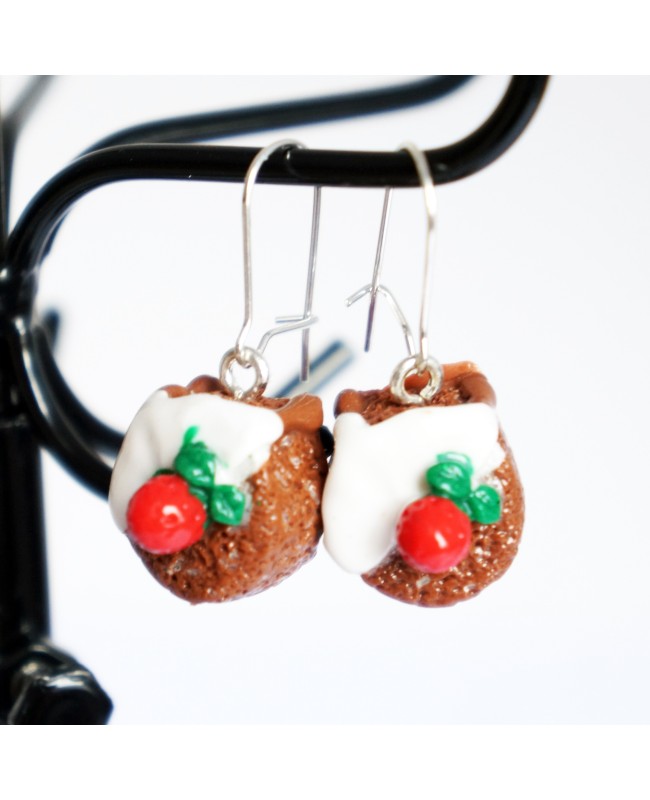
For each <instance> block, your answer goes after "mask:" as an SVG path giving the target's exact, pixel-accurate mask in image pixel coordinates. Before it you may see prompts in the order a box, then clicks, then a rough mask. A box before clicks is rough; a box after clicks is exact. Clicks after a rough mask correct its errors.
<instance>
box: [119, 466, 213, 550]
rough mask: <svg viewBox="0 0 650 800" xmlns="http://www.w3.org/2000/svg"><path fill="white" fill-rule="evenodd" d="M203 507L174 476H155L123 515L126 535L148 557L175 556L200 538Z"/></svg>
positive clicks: (144, 486)
mask: <svg viewBox="0 0 650 800" xmlns="http://www.w3.org/2000/svg"><path fill="white" fill-rule="evenodd" d="M206 519H207V514H206V511H205V508H204V506H203V503H202V502H201V501H200V500H199V499H198V497H195V496H194V495H193V494H192V493H191V492H190V490H189V486H188V484H187V482H186V481H184V480H183V479H182V478H180V477H179V476H178V475H157V476H155V477H153V478H151V480H149V481H147V483H145V484H144V485H142V486H141V487H140V488H139V489H138V491H137V492H136V493H135V494H134V495H133V497H132V498H131V501H130V502H129V507H128V509H127V512H126V522H127V533H128V534H129V536H130V537H131V538H132V539H133V541H134V542H135V543H136V544H137V545H138V546H139V547H142V549H143V550H148V551H149V552H150V553H158V554H162V553H176V552H178V551H179V550H183V549H184V548H186V547H189V546H190V545H191V544H194V542H198V540H199V539H200V538H201V537H202V536H203V526H204V525H205V521H206Z"/></svg>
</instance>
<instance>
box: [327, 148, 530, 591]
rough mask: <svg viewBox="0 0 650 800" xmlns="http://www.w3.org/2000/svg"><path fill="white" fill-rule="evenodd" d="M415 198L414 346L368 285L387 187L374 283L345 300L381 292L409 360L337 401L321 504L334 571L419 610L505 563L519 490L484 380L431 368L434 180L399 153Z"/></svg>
mask: <svg viewBox="0 0 650 800" xmlns="http://www.w3.org/2000/svg"><path fill="white" fill-rule="evenodd" d="M404 149H405V150H407V151H408V152H409V153H410V155H411V157H412V158H413V160H414V162H415V165H416V168H417V171H418V175H419V177H420V181H421V183H422V185H423V188H424V190H425V200H426V208H427V222H428V236H427V252H426V256H425V273H424V285H423V292H422V308H421V315H420V348H419V352H418V353H416V354H414V349H415V348H414V343H413V336H412V334H411V331H410V328H409V326H408V323H407V322H406V319H405V317H404V315H403V314H402V311H401V309H400V308H399V306H398V304H397V302H396V301H395V299H394V297H393V295H392V294H391V292H390V291H389V290H388V289H387V288H386V287H385V286H382V285H380V284H379V272H380V266H381V254H382V251H383V243H384V236H385V229H386V219H387V214H388V207H389V199H390V190H387V192H386V200H385V202H384V211H383V216H382V223H381V228H380V230H381V234H380V240H379V247H378V251H377V258H376V261H375V271H374V275H373V282H372V284H369V285H368V286H366V287H364V288H363V289H361V290H360V291H359V292H357V293H356V294H355V295H353V296H352V297H351V298H350V301H349V302H354V301H356V300H358V299H360V298H361V297H363V296H365V295H366V294H370V296H371V308H370V313H369V316H368V331H367V335H366V349H368V347H369V342H370V333H371V327H372V319H373V314H374V302H375V299H376V297H377V295H378V294H381V295H383V296H384V297H385V298H386V299H387V300H388V301H389V302H390V305H391V307H392V309H393V311H394V312H395V313H396V315H397V317H398V319H399V321H400V324H401V326H402V330H403V332H404V334H405V337H406V341H407V346H408V350H409V356H408V358H406V359H404V361H402V362H401V363H400V364H398V366H397V368H396V369H395V371H394V373H393V376H392V379H391V383H390V386H388V387H386V388H385V389H380V390H376V391H365V392H356V391H352V390H349V391H346V392H343V393H342V394H341V395H339V397H338V399H337V404H336V409H335V414H336V416H337V420H336V424H335V426H334V442H335V444H334V457H333V459H332V463H331V465H330V469H329V474H328V478H327V484H326V487H325V492H324V496H323V525H324V542H325V546H326V548H327V550H328V552H329V553H330V555H331V556H332V557H333V558H334V559H335V561H337V563H338V564H339V565H340V566H341V567H343V569H345V570H347V571H349V572H353V573H356V574H359V575H361V577H362V578H363V580H364V581H365V582H366V583H367V584H369V585H370V586H373V587H374V588H376V589H378V590H379V591H380V592H383V593H384V594H387V595H389V596H390V597H393V598H395V599H396V600H402V601H404V602H406V603H412V604H415V605H420V606H428V607H434V606H448V605H452V604H454V603H456V602H458V601H459V600H465V599H468V598H470V597H474V596H475V595H476V594H478V593H479V592H480V591H481V590H482V589H484V588H485V587H486V586H487V585H488V584H490V583H492V582H493V581H494V580H496V579H497V578H499V577H500V576H501V575H502V574H503V573H504V572H505V570H506V569H507V568H508V567H509V565H510V563H511V562H512V560H513V558H514V556H515V554H516V552H517V547H518V545H519V539H520V537H521V531H522V527H523V514H524V504H523V492H522V488H521V483H520V481H519V477H518V475H517V470H516V467H515V464H514V461H513V458H512V453H511V452H510V450H509V448H508V446H507V444H506V441H505V438H504V436H503V434H502V432H501V430H500V427H499V421H498V419H497V416H496V412H495V409H494V406H495V397H494V392H493V391H492V387H491V386H490V385H489V383H488V382H487V380H486V378H485V377H484V376H483V375H482V374H481V373H480V372H479V371H478V369H477V368H476V366H475V365H474V364H472V363H471V362H462V363H459V364H451V365H446V366H444V367H442V366H441V365H440V364H439V363H438V362H437V361H436V360H435V359H434V358H432V357H431V356H430V355H429V353H428V340H427V333H426V322H427V299H428V293H429V275H430V263H429V262H430V240H431V235H432V233H433V230H434V225H435V197H434V194H433V181H432V179H431V175H430V173H429V168H428V164H427V161H426V158H425V157H424V155H423V154H422V153H421V152H420V151H419V150H417V148H415V147H414V146H413V145H405V146H404Z"/></svg>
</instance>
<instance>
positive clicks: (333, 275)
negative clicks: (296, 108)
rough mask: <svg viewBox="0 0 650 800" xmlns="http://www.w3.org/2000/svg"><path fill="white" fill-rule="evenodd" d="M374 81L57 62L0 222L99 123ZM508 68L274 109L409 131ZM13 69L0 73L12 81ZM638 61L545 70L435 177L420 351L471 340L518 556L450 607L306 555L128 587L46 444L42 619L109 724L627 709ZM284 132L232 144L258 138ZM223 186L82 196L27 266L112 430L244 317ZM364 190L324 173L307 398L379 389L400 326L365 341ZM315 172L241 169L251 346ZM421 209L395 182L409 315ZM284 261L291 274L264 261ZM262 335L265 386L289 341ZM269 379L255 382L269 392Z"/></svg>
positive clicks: (222, 344)
mask: <svg viewBox="0 0 650 800" xmlns="http://www.w3.org/2000/svg"><path fill="white" fill-rule="evenodd" d="M381 83H382V81H381V80H380V79H361V78H355V79H343V78H328V79H326V78H322V79H317V78H287V79H280V78H260V79H253V78H239V79H237V78H223V79H216V78H201V79H198V78H197V79H189V78H176V79H172V78H164V79H163V78H157V79H152V78H146V79H144V78H140V79H127V78H120V79H98V78H93V79H80V78H67V79H61V80H60V81H59V82H58V83H56V84H55V85H53V86H52V88H51V90H50V92H49V93H48V95H47V98H46V99H45V100H44V102H43V105H42V107H41V108H40V109H39V111H38V113H37V114H35V116H34V118H33V119H32V121H31V122H30V125H29V127H28V129H27V130H26V132H25V136H24V138H23V140H22V143H21V146H20V148H19V150H18V154H17V163H16V174H15V195H14V213H15V214H17V213H18V212H19V211H20V210H21V209H22V207H23V206H24V205H25V204H26V203H27V202H28V200H29V198H30V197H31V196H32V195H33V194H34V193H35V192H36V191H37V190H38V188H39V186H40V185H42V184H43V183H44V182H45V181H46V180H47V179H48V178H49V177H50V176H51V175H52V174H54V173H55V172H56V171H57V170H59V169H61V168H62V167H63V166H65V164H66V163H67V162H68V161H70V160H71V159H72V158H73V157H74V156H75V155H76V154H77V153H78V152H80V151H81V150H83V149H84V148H85V147H86V146H88V145H90V144H91V143H92V142H93V141H94V140H96V139H98V138H99V137H101V136H103V135H105V134H107V133H109V132H111V131H112V130H114V129H117V128H119V127H121V126H124V125H128V124H133V123H137V122H140V121H145V120H148V119H153V118H156V117H159V116H166V115H172V114H180V113H185V112H194V111H200V110H207V109H212V108H228V107H233V106H240V105H246V104H248V103H253V102H267V101H269V100H273V99H283V98H291V97H301V96H305V95H310V94H313V93H316V92H323V93H327V92H330V91H334V90H340V89H344V88H352V87H359V86H367V85H380V84H381ZM505 84H506V82H505V79H500V78H488V79H481V80H477V81H475V82H473V83H472V84H470V85H469V86H467V87H466V88H465V89H463V90H461V91H459V92H458V93H457V94H455V95H454V96H452V97H451V98H448V99H446V100H443V101H441V102H439V103H436V104H433V105H430V106H423V107H421V108H418V109H412V110H406V111H401V112H398V113H392V114H386V115H381V116H376V117H369V118H366V119H362V120H356V121H348V122H338V123H335V124H330V125H324V126H314V127H304V128H301V129H292V130H291V131H289V132H288V133H289V134H290V135H291V136H292V137H296V138H298V139H301V140H302V141H304V142H305V144H307V145H308V146H311V147H315V148H317V147H332V148H345V149H364V150H373V149H386V150H387V149H391V148H393V147H397V146H398V145H399V144H400V143H401V142H403V141H404V140H405V139H410V140H413V141H415V142H416V143H417V144H419V145H420V146H421V147H423V148H427V147H432V146H436V145H439V144H446V143H448V142H450V141H452V140H456V139H457V138H459V137H460V136H461V135H463V134H465V133H467V132H469V131H470V130H472V129H473V128H474V127H476V126H477V125H478V124H479V123H480V122H481V121H482V120H483V119H484V118H485V117H486V116H487V114H488V113H489V111H490V110H491V109H492V108H493V107H494V105H495V104H496V102H497V101H498V99H499V97H500V96H501V94H502V92H503V90H504V87H505ZM16 87H17V82H16V81H14V80H9V81H7V82H6V83H5V88H6V90H7V95H8V96H11V94H12V93H13V91H15V88H16ZM649 91H650V81H649V80H648V79H623V78H612V79H600V78H599V79H595V78H557V79H554V81H553V82H552V83H551V85H550V87H549V90H548V93H547V96H546V98H545V99H544V101H543V103H542V106H541V107H540V110H539V112H538V115H537V116H536V118H535V119H534V120H533V122H532V123H531V125H530V126H529V128H528V129H527V130H526V132H525V133H524V135H523V137H522V138H521V139H520V140H519V141H518V142H517V143H516V144H515V145H514V146H513V147H512V148H511V150H509V151H508V152H507V153H506V154H505V155H504V156H503V157H502V158H501V159H499V160H498V161H497V162H496V163H495V164H493V165H492V166H490V167H489V168H487V169H486V170H484V171H482V172H480V173H479V174H477V175H475V176H472V177H470V178H467V179H465V180H463V181H460V182H458V183H455V184H452V185H449V186H442V187H440V189H439V191H438V202H439V208H440V216H439V220H440V227H439V230H440V239H439V248H438V261H437V265H436V275H435V281H434V295H433V301H432V316H431V333H432V347H433V351H434V354H435V355H436V356H437V357H438V358H439V359H440V360H442V361H455V360H461V359H466V358H469V359H472V360H474V361H476V362H477V363H478V364H479V366H480V367H481V368H482V369H483V370H484V371H485V372H486V374H487V375H488V377H489V378H490V380H491V382H492V384H493V385H494V387H495V389H496V391H497V396H498V400H499V411H500V416H501V420H502V423H503V427H504V429H505V431H506V435H507V436H508V438H509V440H510V443H511V445H512V447H513V449H514V451H515V456H516V459H517V462H518V465H519V468H520V472H521V475H522V478H523V480H524V482H525V488H526V500H527V521H526V527H525V532H524V538H523V540H522V546H521V550H520V554H519V556H518V557H517V559H516V560H515V562H514V564H513V566H512V568H511V569H510V571H509V572H508V573H506V575H505V576H504V577H503V579H502V580H500V581H499V582H497V583H496V584H494V585H492V586H491V587H489V588H488V589H486V590H485V591H484V592H483V593H482V594H481V595H480V596H479V597H478V598H476V599H474V600H472V601H469V602H467V603H465V604H461V605H458V606H455V607H453V608H451V609H441V610H436V609H431V610H428V609H419V608H414V607H411V606H407V605H402V604H400V603H397V602H396V601H393V600H390V599H388V598H386V597H384V596H382V595H381V594H379V593H377V592H376V591H374V590H372V589H370V588H369V587H367V586H366V585H365V584H364V583H363V582H362V581H361V580H360V579H359V578H358V577H354V576H350V575H347V574H345V573H343V572H341V571H340V570H339V568H338V567H337V566H336V565H335V564H334V563H333V562H332V561H331V560H330V558H329V557H328V555H327V553H326V552H324V551H323V550H322V548H321V549H320V551H319V553H318V554H317V557H316V558H315V559H314V560H313V561H312V562H311V563H310V564H309V565H307V566H306V567H304V568H303V569H302V570H300V571H299V572H298V573H296V574H295V575H294V576H292V577H291V578H290V579H288V580H287V581H286V582H285V583H283V584H282V585H281V586H279V587H277V588H275V589H273V590H270V591H268V592H266V593H263V594H261V595H258V596H256V597H253V598H248V599H246V600H242V601H239V602H235V603H232V604H225V605H220V606H207V605H206V606H199V607H191V606H189V605H186V604H184V603H183V602H182V601H180V600H178V599H176V598H175V597H173V596H172V595H170V594H167V593H166V592H165V590H164V589H162V588H161V587H160V586H159V585H158V584H157V583H156V582H155V581H153V579H151V578H150V577H149V575H148V573H147V572H146V570H145V569H144V567H143V566H142V565H141V564H140V562H139V561H138V559H137V557H136V556H135V555H134V553H133V552H132V550H131V548H130V545H129V544H128V542H127V541H126V539H125V537H124V536H123V535H121V534H120V532H119V531H117V530H116V529H114V527H113V524H112V522H111V519H110V515H109V513H108V509H107V507H106V505H105V503H104V502H103V501H102V500H100V499H98V498H97V497H95V496H93V495H92V494H90V493H89V492H87V491H86V490H85V489H83V488H82V487H80V486H79V485H78V484H77V483H76V482H75V481H74V480H73V479H72V478H71V477H70V476H69V475H67V474H66V473H65V472H64V471H63V470H62V469H61V468H60V467H59V466H58V465H57V464H55V463H54V462H53V461H52V460H51V459H49V458H48V459H47V462H46V490H47V518H48V549H49V563H50V578H51V589H52V619H53V636H54V639H55V641H56V643H57V644H58V645H60V646H62V647H64V648H66V649H69V650H70V652H72V653H73V654H74V655H75V656H76V657H77V658H79V659H80V661H81V662H82V663H84V664H85V665H87V666H88V667H89V668H90V669H91V670H92V671H94V673H95V674H96V675H97V677H98V679H99V680H100V682H101V683H102V685H103V686H104V688H105V689H106V690H107V691H108V693H109V694H110V695H111V697H112V698H113V700H114V702H115V712H114V716H113V721H114V722H116V723H134V722H186V723H189V722H227V723H233V722H280V723H281V722H320V723H324V722H343V723H346V722H365V723H375V722H384V723H393V722H406V723H417V722H427V723H432V722H437V723H456V722H459V723H483V722H489V723H501V722H520V723H541V722H555V723H567V722H585V723H588V722H608V723H611V722H621V723H634V722H648V721H649V716H650V714H649V711H650V700H649V697H648V692H647V674H648V668H649V666H650V663H649V662H650V658H649V656H650V647H649V645H648V641H647V635H646V631H647V618H648V609H649V606H650V603H649V592H650V590H649V588H648V579H647V572H648V570H647V565H648V563H650V542H649V535H650V530H649V527H650V526H649V525H648V521H647V515H646V512H645V504H646V498H647V479H648V467H647V452H648V445H649V444H650V442H649V441H648V422H647V412H646V406H647V396H648V377H647V367H646V352H647V342H648V322H647V307H648V288H649V287H648V255H649V254H650V247H649V238H650V236H649V233H648V224H647V215H648V212H649V211H650V203H649V202H648V201H649V199H650V197H649V195H650V182H649V180H648V178H649V177H650V175H649V172H650V157H649V156H648V154H647V141H648V138H649V135H650V110H649V105H648V94H649ZM285 133H287V132H284V131H283V132H272V133H264V134H256V135H252V136H247V137H238V138H237V139H233V140H229V143H246V144H251V145H259V146H261V145H264V144H268V143H269V142H270V141H272V140H274V139H276V138H280V136H284V135H285ZM240 194H241V186H237V185H209V184H198V183H195V182H193V181H187V182H183V183H171V182H170V183H161V182H155V183H154V182H141V183H129V184H126V183H124V184H117V185H114V186H111V187H107V188H103V189H101V190H99V191H97V192H95V193H93V194H91V195H90V196H88V197H86V198H85V199H84V200H83V201H82V202H81V203H80V204H79V205H78V206H77V207H76V208H75V209H74V211H73V212H72V213H71V215H70V217H69V219H68V220H67V222H66V223H65V225H64V227H63V229H62V232H61V235H60V236H59V238H58V240H57V243H56V245H55V248H54V250H53V252H52V254H51V256H50V257H49V258H48V260H47V262H46V264H45V266H44V269H43V273H42V282H41V291H40V293H39V307H40V308H41V309H47V308H49V307H56V308H58V309H59V310H60V311H61V312H62V314H63V316H64V324H63V328H62V331H61V337H60V341H59V346H58V352H57V357H58V359H59V363H60V365H61V367H62V369H63V371H64V373H65V375H66V376H67V377H68V378H69V380H70V382H71V384H72V386H73V388H74V389H75V391H76V392H77V393H78V394H79V396H80V397H81V398H82V399H83V400H84V402H86V403H87V405H88V406H89V407H90V408H91V409H92V410H93V411H94V412H95V413H97V414H98V415H99V416H100V417H101V418H102V419H104V420H105V421H107V422H109V423H110V424H112V425H114V426H117V427H120V428H125V427H126V426H127V425H128V423H129V421H130V419H131V418H132V416H133V415H134V413H135V412H136V410H137V409H138V407H139V405H140V404H141V403H142V402H143V400H144V399H145V398H146V397H147V396H148V395H149V394H150V393H151V391H152V390H153V389H155V388H157V387H158V386H160V385H161V384H164V383H170V382H178V383H182V382H187V381H188V380H190V379H191V378H192V377H193V376H194V375H196V374H199V373H202V372H209V371H216V369H217V368H218V363H219V359H220V356H221V354H222V353H223V351H224V350H225V349H226V348H228V347H230V346H231V345H232V343H233V341H234V337H235V336H236V333H237V331H238V326H239V324H240V319H241V313H242V298H241V292H242V286H241V274H240V270H241V232H240V207H239V202H240ZM381 202H382V193H381V191H379V190H377V191H363V190H324V196H323V217H322V229H321V247H320V259H319V272H318V278H317V281H318V282H317V287H316V311H317V313H318V314H319V316H320V318H321V323H320V325H319V326H317V328H316V329H315V330H314V333H313V337H312V338H313V343H314V348H313V351H314V353H317V352H318V350H320V349H321V348H322V347H324V346H325V345H326V344H328V343H329V341H331V339H332V338H333V337H340V338H343V339H345V341H346V342H348V343H349V344H350V345H351V346H352V347H354V348H355V350H356V352H357V353H358V358H357V359H356V360H355V362H354V363H353V364H352V365H351V366H350V367H349V368H348V369H347V370H346V372H345V373H343V374H341V375H340V376H338V378H337V379H336V381H335V384H336V385H332V386H331V387H328V389H327V391H325V392H323V394H322V397H323V401H324V405H325V408H326V410H328V412H327V413H328V417H329V419H330V421H331V413H330V412H329V409H331V406H332V401H333V398H334V396H335V394H336V393H337V392H338V391H339V390H340V389H343V388H346V387H355V388H356V387H360V388H369V387H376V386H378V385H383V384H385V383H386V381H387V379H388V376H389V374H390V371H391V370H392V368H393V366H394V364H395V363H396V361H397V360H398V359H399V358H401V357H402V355H403V352H402V342H401V339H400V336H399V333H398V330H397V328H396V325H395V323H394V320H393V319H392V318H391V317H390V316H389V314H388V312H387V310H386V309H385V308H383V307H382V308H381V310H380V312H379V315H378V325H377V331H376V338H375V343H374V344H375V346H374V348H373V352H372V353H371V354H370V355H367V356H363V355H362V354H361V352H360V351H361V344H362V337H363V327H364V320H365V317H364V309H363V308H362V307H361V305H362V304H360V305H359V307H355V308H354V309H351V310H346V309H345V307H344V298H345V297H346V296H347V295H348V294H350V293H351V292H353V291H354V290H355V289H357V288H358V287H359V286H360V285H362V284H363V283H366V282H367V281H368V280H369V279H370V275H371V270H372V264H373V258H374V248H375V242H376V235H377V232H378V224H379V216H380V210H381ZM310 204H311V192H310V190H308V189H281V188H277V187H260V188H258V189H257V191H256V197H255V209H254V258H255V263H254V268H255V292H256V303H257V305H256V313H257V312H258V313H257V318H256V324H255V334H254V336H253V337H252V340H253V341H256V339H257V337H258V336H259V334H261V333H262V332H263V331H264V330H265V329H266V328H267V327H268V326H269V325H270V324H271V321H272V318H273V317H274V316H275V315H278V314H286V313H294V312H296V311H298V310H300V309H301V307H302V298H301V289H302V285H303V281H304V275H305V267H306V258H307V247H308V237H309V219H310V214H311V208H310ZM421 204H422V199H421V197H420V195H419V193H417V192H410V191H405V192H400V193H397V196H396V198H395V202H394V213H393V217H392V222H391V226H390V229H389V241H388V253H387V262H386V267H385V280H386V283H387V284H388V285H389V286H391V288H393V289H394V291H395V293H396V294H397V295H398V297H400V299H402V300H403V303H404V306H405V308H406V310H407V312H408V313H409V318H410V319H411V320H412V322H413V324H415V322H416V317H417V304H418V291H419V285H420V275H421V266H422V250H423V215H422V210H421ZM285 276H290V277H289V278H287V277H285ZM283 338H284V341H280V340H277V341H274V342H273V343H272V344H271V345H270V346H269V350H268V355H269V360H270V362H271V369H272V372H273V378H274V384H275V385H276V386H279V385H281V384H282V383H283V382H284V380H285V379H286V378H288V377H290V376H291V375H292V374H293V372H294V371H295V369H296V368H297V358H298V352H299V335H297V334H292V335H287V336H286V337H283ZM271 388H273V387H271Z"/></svg>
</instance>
